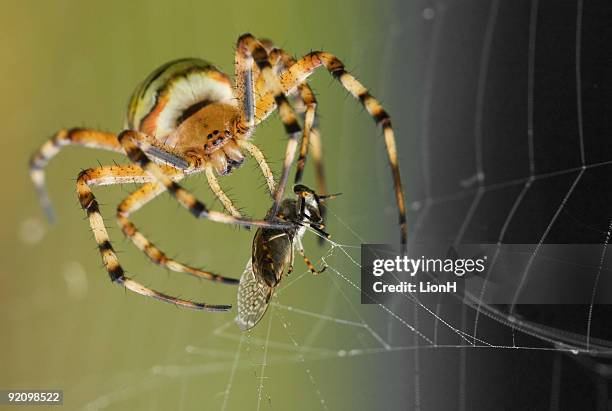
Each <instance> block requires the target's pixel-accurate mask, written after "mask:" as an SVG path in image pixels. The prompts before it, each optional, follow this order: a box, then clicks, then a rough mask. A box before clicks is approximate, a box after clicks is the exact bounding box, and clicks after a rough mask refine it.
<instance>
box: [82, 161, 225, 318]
mask: <svg viewBox="0 0 612 411" xmlns="http://www.w3.org/2000/svg"><path fill="white" fill-rule="evenodd" d="M151 180H152V178H151V176H149V175H147V174H146V173H145V172H144V171H143V170H142V169H140V168H139V167H137V166H134V165H126V166H104V167H99V168H95V169H88V170H84V171H82V172H81V173H79V176H78V178H77V193H78V196H79V202H80V203H81V206H82V207H83V209H84V210H85V211H86V212H87V217H88V218H89V224H90V226H91V229H92V231H93V233H94V238H95V240H96V243H97V244H98V249H99V250H100V254H101V256H102V261H103V263H104V267H105V268H106V271H107V272H108V275H109V277H110V279H111V281H112V282H113V283H117V284H121V285H123V286H124V287H125V288H127V289H128V290H130V291H132V292H135V293H137V294H140V295H144V296H146V297H152V298H155V299H158V300H161V301H164V302H167V303H171V304H175V305H177V306H181V307H185V308H192V309H197V310H207V311H228V310H229V309H230V308H231V306H230V305H216V304H207V303H202V302H195V301H190V300H184V299H181V298H177V297H173V296H170V295H168V294H164V293H161V292H159V291H155V290H153V289H151V288H148V287H146V286H144V285H143V284H141V283H139V282H137V281H135V280H133V279H132V278H130V277H127V276H126V275H125V271H124V270H123V268H122V267H121V265H120V263H119V260H118V258H117V255H116V253H115V250H114V249H113V246H112V245H111V243H110V239H109V236H108V232H107V230H106V227H105V225H104V220H103V219H102V215H101V214H100V209H99V206H98V201H97V200H96V198H95V196H94V194H93V192H92V190H91V187H92V186H96V185H108V184H122V183H131V182H135V183H147V182H150V181H151Z"/></svg>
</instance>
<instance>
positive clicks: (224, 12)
mask: <svg viewBox="0 0 612 411" xmlns="http://www.w3.org/2000/svg"><path fill="white" fill-rule="evenodd" d="M391 13H393V11H392V10H391V9H386V8H384V7H381V6H380V5H379V4H377V3H376V2H364V3H361V4H359V5H358V6H357V5H356V4H355V3H353V2H326V1H309V2H287V1H268V2H265V3H264V2H244V1H226V2H206V1H197V2H195V1H194V2H181V3H180V4H179V5H177V4H176V3H175V2H162V1H156V2H143V1H133V2H120V1H105V2H87V3H85V2H79V1H54V2H41V1H23V2H10V3H9V2H3V5H2V13H1V14H0V44H1V45H2V46H1V50H2V56H3V64H2V65H0V82H1V84H2V87H1V89H2V92H3V94H4V98H3V99H2V100H1V101H0V109H1V110H0V111H1V112H2V117H3V130H2V133H3V138H2V139H0V144H1V145H2V152H3V153H4V156H3V161H2V165H1V166H0V167H2V168H3V169H4V173H3V174H4V187H5V194H4V201H2V203H1V204H0V208H1V212H2V213H1V215H2V217H1V218H2V227H3V230H2V231H1V232H0V246H1V248H0V250H1V251H0V253H1V257H0V258H1V259H2V262H3V264H2V266H1V268H0V270H1V271H0V281H1V286H0V293H1V294H0V297H1V300H0V301H1V304H2V309H1V310H0V323H1V325H2V329H3V330H4V336H3V338H2V346H1V348H2V349H1V350H0V363H1V364H2V367H1V369H2V371H1V372H0V387H1V388H61V389H64V392H65V400H64V404H65V405H64V406H65V408H67V409H110V410H128V409H129V410H140V409H159V410H169V409H202V410H208V409H223V408H224V407H225V409H232V410H244V409H277V410H283V409H303V410H313V409H368V408H369V407H370V405H371V404H370V403H369V402H368V401H369V399H368V398H369V397H370V396H369V394H368V392H367V390H364V387H367V386H368V384H369V377H368V375H369V374H368V373H369V372H372V368H371V366H372V364H375V362H374V359H372V358H369V357H361V358H357V357H355V358H354V359H353V358H348V357H350V356H347V355H346V354H347V352H346V351H343V350H345V349H346V348H347V347H348V348H355V349H359V348H367V347H378V346H379V344H378V343H377V341H376V340H375V339H374V338H373V334H372V333H370V332H369V331H368V330H367V329H365V328H364V327H363V326H361V325H359V324H362V319H368V318H369V316H370V315H372V312H373V310H374V309H373V308H372V307H361V306H360V305H359V292H358V290H357V289H356V288H354V287H352V286H351V285H350V283H349V282H347V280H350V281H352V282H354V283H355V284H359V272H358V267H357V266H356V265H355V263H353V262H352V261H351V260H350V259H349V258H348V256H347V255H345V254H344V253H343V252H342V251H341V250H340V249H335V250H332V251H331V254H332V255H331V257H329V258H328V259H327V261H328V263H330V264H331V265H332V266H333V267H334V268H335V270H336V271H332V270H328V272H326V273H325V274H324V275H322V276H320V277H317V278H313V277H312V276H310V275H304V276H302V274H304V273H305V272H306V268H305V267H304V266H303V264H301V262H300V261H298V260H299V258H298V259H296V270H295V273H294V274H293V275H292V276H291V277H289V278H288V279H285V281H284V286H285V287H286V288H281V292H280V293H279V295H278V298H277V299H276V302H277V303H278V304H282V305H285V306H292V307H296V308H300V309H302V310H305V311H308V312H311V313H316V314H317V315H314V316H312V315H310V316H309V315H302V314H299V313H296V312H295V311H288V310H287V309H283V308H275V309H273V310H272V311H271V312H270V311H269V312H268V313H267V315H266V318H265V319H264V320H263V321H262V323H261V324H260V325H259V326H258V327H256V328H255V330H254V331H253V332H252V333H250V334H248V335H247V336H245V337H243V338H242V340H241V335H240V332H239V330H238V329H237V327H235V326H234V324H233V322H232V320H233V317H234V315H235V314H234V312H232V313H230V314H211V313H201V312H192V311H186V310H181V309H175V308H174V307H172V306H169V305H167V304H163V303H160V302H156V301H153V300H150V299H145V298H143V297H139V296H135V295H132V294H127V293H126V292H124V291H123V290H122V289H121V288H119V287H117V286H113V285H111V283H110V281H109V280H108V277H107V274H106V273H105V271H104V270H103V269H102V268H101V266H100V257H99V255H98V252H97V250H96V247H95V243H94V241H93V239H92V236H91V233H90V231H89V226H88V223H87V221H85V220H84V213H83V212H82V211H81V210H80V208H79V206H78V204H77V201H76V195H75V184H74V183H75V177H76V175H77V173H78V172H79V171H80V170H81V169H84V168H88V167H93V166H96V165H97V163H98V162H100V163H102V164H105V163H109V162H111V161H112V160H116V161H117V162H124V161H125V160H124V159H123V158H122V157H121V156H119V155H114V154H108V153H104V152H98V151H92V150H87V149H83V148H67V149H65V150H63V151H62V152H61V153H60V154H59V156H58V157H56V158H55V159H54V161H52V162H51V164H50V166H49V167H48V168H47V179H48V186H49V192H50V195H51V198H52V200H53V202H54V205H55V208H56V211H57V215H58V223H57V224H56V225H55V226H53V227H49V226H48V224H47V223H46V222H45V221H44V219H43V217H44V215H43V212H42V210H41V209H40V208H39V206H38V204H37V201H36V198H35V195H34V190H33V188H32V186H31V184H30V181H29V177H28V172H27V162H28V158H29V156H30V155H31V153H32V152H33V151H34V150H35V149H37V148H38V147H39V146H40V144H42V143H43V142H44V141H45V139H46V138H48V137H50V136H51V135H52V134H53V132H55V131H56V130H58V129H60V128H63V127H73V126H87V127H92V128H99V129H102V130H109V131H114V132H119V131H120V130H121V127H122V125H123V118H124V115H125V105H126V103H127V99H128V97H129V95H130V93H131V92H132V90H133V88H134V87H135V86H136V85H137V84H138V83H139V82H140V81H141V80H142V79H143V78H144V77H145V76H146V75H147V74H148V73H149V72H150V71H151V70H153V69H154V68H155V67H157V66H158V65H160V64H162V63H164V62H166V61H168V60H171V59H175V58H179V57H189V56H192V57H201V58H204V59H207V60H209V61H211V62H213V63H215V64H216V65H217V66H218V67H219V68H220V69H222V70H224V71H225V72H227V73H229V74H230V75H233V58H234V55H233V53H234V45H235V41H236V39H237V37H238V36H239V35H240V34H242V33H244V32H251V33H253V34H255V35H256V36H259V37H263V38H265V37H267V38H271V39H273V40H274V41H275V42H276V44H277V45H279V46H281V47H283V48H285V49H286V50H288V51H289V52H290V53H293V54H295V55H297V56H300V55H303V54H305V53H307V52H309V51H310V50H314V49H324V50H327V51H330V52H333V53H335V54H336V55H338V56H339V57H340V58H341V59H342V60H344V62H345V63H346V65H347V67H348V69H349V70H352V71H353V72H354V73H355V74H357V76H358V77H359V78H360V79H361V80H362V81H363V83H364V84H365V85H367V86H368V87H370V88H371V89H372V92H373V94H374V95H376V96H377V97H380V98H381V100H383V101H385V98H384V97H385V89H386V88H387V86H388V84H386V83H385V82H386V74H387V72H386V64H388V63H389V53H390V50H388V48H387V47H385V44H386V43H385V39H386V38H387V36H388V27H385V21H386V20H387V18H388V16H389V14H391ZM312 84H313V87H314V89H315V92H316V93H317V96H318V99H319V109H320V125H321V130H322V136H323V142H324V146H323V147H324V155H325V161H326V167H327V176H328V186H329V188H330V190H331V191H341V192H343V193H344V195H343V196H342V197H340V198H339V199H338V200H335V201H334V202H333V204H332V207H331V212H332V216H331V218H330V223H329V227H328V228H329V231H330V232H331V233H332V234H333V236H334V240H335V241H338V242H340V243H343V244H350V245H352V246H358V245H359V244H360V243H361V242H362V241H367V242H372V243H374V242H387V241H389V238H390V239H391V240H396V238H397V232H396V229H395V228H394V223H395V221H396V214H395V209H394V206H393V204H394V203H393V197H392V190H391V179H390V173H389V171H388V169H387V164H386V159H385V154H384V146H383V144H382V140H381V139H380V138H379V136H380V132H379V131H378V130H376V129H375V127H374V125H373V122H372V120H371V119H370V118H369V117H368V116H367V114H366V113H365V112H364V111H363V110H362V109H361V107H360V106H359V104H357V102H355V101H354V100H352V99H351V98H350V96H349V97H347V93H346V92H345V91H344V90H343V89H341V88H340V87H339V86H338V85H337V84H335V83H334V82H332V80H331V78H330V77H329V76H328V75H327V74H326V73H324V72H321V73H317V74H315V75H314V76H313V81H312ZM388 110H389V111H390V113H391V114H393V113H394V112H399V107H388ZM396 123H397V122H396ZM400 127H401V126H400ZM255 141H256V142H257V144H259V146H260V147H261V148H262V150H263V151H264V152H265V153H266V155H267V157H268V158H269V159H270V160H271V162H272V164H273V167H274V168H275V170H277V171H278V169H279V166H280V160H281V158H282V152H283V150H284V141H285V140H284V136H283V129H282V126H281V124H280V122H279V121H278V119H277V116H276V115H275V116H274V117H272V118H271V119H270V120H269V121H268V122H266V123H265V124H264V125H262V126H261V127H260V128H258V130H257V132H256V135H255ZM364 148H365V149H364ZM311 166H312V163H309V166H307V169H308V172H307V173H306V176H305V179H304V182H305V183H306V184H310V185H314V179H313V175H312V167H311ZM221 184H222V186H223V187H224V188H226V190H227V191H228V192H229V193H230V194H231V196H232V197H233V198H234V199H235V201H236V202H237V204H239V205H240V206H241V207H242V208H243V209H245V210H246V211H247V213H248V214H249V215H252V216H263V214H264V213H265V211H266V209H267V208H268V207H269V205H270V200H269V199H268V197H267V195H266V192H265V188H264V187H263V185H264V184H263V178H262V177H261V176H260V175H259V173H258V171H257V167H256V165H255V162H254V161H253V160H252V159H251V160H249V161H248V162H247V163H246V164H245V165H244V166H243V167H242V168H241V169H239V170H237V171H235V172H234V173H233V174H232V175H231V176H228V177H226V178H223V179H222V180H221ZM186 186H187V187H189V188H191V189H193V190H194V191H195V192H196V193H197V194H198V195H199V196H200V197H201V198H203V199H204V200H205V201H206V202H208V203H214V200H213V196H212V195H211V194H210V192H209V190H208V189H207V186H206V182H205V179H204V178H203V177H200V176H197V177H193V178H191V179H189V180H188V181H186ZM134 189H135V187H134V186H129V187H113V188H98V189H97V190H96V193H97V196H98V198H99V201H100V203H101V204H102V213H103V215H104V216H105V217H106V218H107V226H109V227H110V235H111V240H113V242H114V244H115V248H117V249H118V250H119V251H120V252H121V253H120V254H119V257H120V259H121V261H122V263H123V265H124V266H125V267H126V269H127V271H128V273H129V274H130V275H133V276H136V277H137V279H138V280H139V281H141V282H143V283H145V284H147V285H150V286H152V287H154V288H156V289H159V290H163V291H165V292H168V293H170V294H173V295H177V294H178V295H181V296H183V297H189V298H194V299H198V300H205V301H207V302H211V303H232V304H233V303H234V301H235V294H236V288H233V287H230V286H223V285H216V284H211V283H207V282H201V281H197V280H195V279H193V278H189V277H187V276H185V275H182V274H176V273H168V272H166V271H164V270H161V269H159V268H157V267H155V266H153V265H152V264H150V263H149V262H148V260H147V259H146V258H145V257H144V256H143V255H142V254H141V253H140V252H138V251H137V250H136V249H135V248H134V247H133V246H132V245H131V243H128V242H127V241H126V240H125V239H124V238H123V236H122V234H121V232H120V231H119V230H118V229H117V228H116V224H115V222H114V210H115V206H116V204H117V203H118V202H119V201H120V200H121V198H122V197H124V196H125V195H127V193H128V192H130V191H132V190H134ZM215 208H216V209H220V207H219V204H218V203H215ZM134 220H135V222H136V224H137V226H138V227H140V228H141V229H142V230H143V232H144V233H145V234H147V235H148V236H150V238H151V239H152V240H153V241H154V242H155V243H156V244H157V245H159V246H160V247H161V248H162V249H163V250H165V251H167V252H168V254H169V255H172V256H177V257H178V259H179V260H182V261H186V262H189V263H192V264H194V265H196V266H200V267H204V268H207V269H211V270H213V271H216V272H219V273H222V274H224V275H228V276H234V277H239V276H240V274H241V273H242V269H243V267H244V265H245V263H246V261H247V259H248V258H249V256H250V246H251V239H252V235H253V232H248V231H245V230H239V229H236V228H234V227H227V226H222V225H216V224H213V223H209V222H205V221H194V220H193V219H192V218H191V217H190V215H189V214H188V213H187V212H185V211H184V210H182V209H180V208H179V207H178V206H177V205H176V203H175V202H174V201H172V200H170V199H169V198H168V196H167V195H163V196H161V197H160V198H159V199H158V200H156V201H155V202H153V203H152V204H150V205H149V206H147V207H146V208H145V209H143V210H142V211H140V212H138V213H137V214H136V215H135V216H134ZM389 228H393V230H392V231H391V233H390V234H389ZM356 235H358V236H359V237H357V236H356ZM211 239H214V241H212V240H211ZM305 246H306V250H307V253H308V254H309V255H310V256H311V258H312V259H313V260H315V261H317V260H318V259H319V258H320V256H321V255H323V254H325V253H329V252H330V250H329V249H330V246H329V245H325V246H323V247H318V246H317V244H316V241H314V238H313V236H312V235H307V238H306V240H305ZM345 250H346V251H347V252H348V253H349V255H350V256H351V257H352V258H354V259H355V260H356V261H357V262H358V261H359V260H358V259H359V250H358V248H347V249H345ZM318 264H320V262H319V263H318ZM338 273H341V274H342V276H345V277H346V278H342V277H341V276H340V275H338ZM292 281H295V283H292ZM289 284H290V285H289ZM328 317H329V318H328ZM330 318H331V319H332V320H330ZM338 319H348V320H351V321H355V322H356V323H357V325H355V324H352V325H351V324H349V325H346V324H341V323H339V322H338V321H336V320H338ZM266 340H267V341H272V342H274V343H267V344H266V343H264V342H262V341H266ZM236 353H238V354H239V357H237V356H236ZM264 361H265V362H266V364H267V365H266V366H265V367H264V368H263V375H262V363H263V362H264ZM24 409H25V408H24Z"/></svg>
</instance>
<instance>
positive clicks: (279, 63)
mask: <svg viewBox="0 0 612 411" xmlns="http://www.w3.org/2000/svg"><path fill="white" fill-rule="evenodd" d="M265 42H266V44H267V45H268V53H269V56H270V62H271V64H273V65H274V66H275V67H276V68H277V70H276V72H277V73H278V74H280V73H282V72H283V71H284V70H287V69H288V68H289V67H291V66H292V65H294V64H295V63H296V61H295V59H294V58H293V57H292V56H291V55H289V54H288V53H287V52H286V51H285V50H283V49H279V48H273V46H272V42H271V41H270V40H265ZM258 86H260V85H259V84H258ZM258 88H260V87H258ZM297 91H298V94H297V97H298V99H299V102H300V103H301V106H300V107H299V109H298V113H300V114H303V115H304V130H303V132H302V139H301V142H300V155H299V157H298V161H297V169H296V172H295V179H294V183H295V184H298V183H299V182H300V181H302V175H303V173H304V167H305V165H306V158H307V156H308V148H309V142H310V137H311V135H313V134H315V133H317V136H316V137H313V138H319V137H320V136H319V135H318V130H317V128H316V125H315V118H316V110H317V99H316V97H315V95H314V92H313V91H312V89H311V88H310V86H309V85H308V83H302V84H299V85H298V86H297ZM318 147H319V151H318V154H319V156H318V157H317V158H316V159H315V160H316V162H317V164H316V167H315V172H316V174H317V183H318V184H319V186H318V192H319V193H323V194H324V193H326V191H325V189H324V188H325V182H324V177H323V168H322V164H321V163H320V160H321V156H320V153H321V150H320V144H319V146H318Z"/></svg>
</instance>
